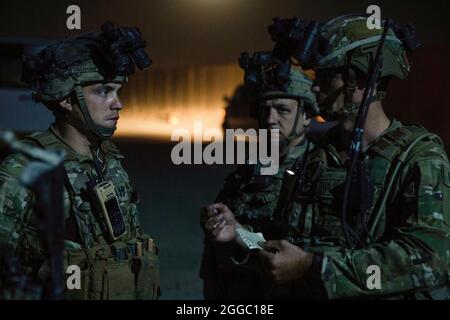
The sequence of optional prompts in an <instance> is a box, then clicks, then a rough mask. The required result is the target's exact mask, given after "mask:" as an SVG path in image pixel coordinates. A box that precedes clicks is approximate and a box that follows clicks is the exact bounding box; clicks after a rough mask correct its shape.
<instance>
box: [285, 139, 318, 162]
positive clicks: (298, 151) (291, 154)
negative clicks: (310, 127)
mask: <svg viewBox="0 0 450 320" xmlns="http://www.w3.org/2000/svg"><path fill="white" fill-rule="evenodd" d="M310 143H311V142H310ZM306 145H307V138H306V137H305V138H304V139H303V140H302V141H301V142H300V143H299V144H297V145H295V146H293V147H292V148H289V151H288V153H287V154H286V157H285V159H284V161H292V160H294V161H295V160H297V159H298V158H299V157H301V156H303V153H304V152H305V150H306ZM311 147H312V146H310V148H311ZM284 161H283V162H284Z"/></svg>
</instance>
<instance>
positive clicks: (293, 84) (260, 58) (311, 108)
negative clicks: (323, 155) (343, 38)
mask: <svg viewBox="0 0 450 320" xmlns="http://www.w3.org/2000/svg"><path fill="white" fill-rule="evenodd" d="M239 65H240V66H241V68H243V69H244V70H245V74H244V84H245V86H246V87H248V88H250V89H252V90H253V91H254V92H255V94H257V95H258V97H259V100H260V101H261V100H267V99H273V98H292V99H295V100H297V101H298V103H299V107H300V108H303V110H304V111H305V112H307V114H308V116H309V117H314V116H317V115H318V114H319V108H318V105H317V101H316V98H315V95H314V94H313V92H312V91H311V88H312V84H313V82H312V80H311V79H310V78H309V76H308V75H307V74H306V73H305V72H304V71H303V69H302V68H301V67H300V66H299V65H294V64H293V63H291V61H289V60H281V59H279V58H277V57H275V56H274V55H273V53H272V52H271V51H259V52H255V53H254V54H253V55H252V56H250V55H249V54H248V53H246V52H244V53H242V54H241V57H240V59H239ZM300 115H301V112H299V110H298V109H297V114H296V119H295V122H294V126H293V129H292V131H291V133H290V134H289V136H288V137H285V138H286V140H287V142H291V141H293V140H294V139H296V138H297V137H298V135H297V133H296V132H295V128H296V127H297V123H298V120H299V118H300Z"/></svg>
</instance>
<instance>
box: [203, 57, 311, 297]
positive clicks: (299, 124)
mask: <svg viewBox="0 0 450 320" xmlns="http://www.w3.org/2000/svg"><path fill="white" fill-rule="evenodd" d="M272 80H274V79H272ZM273 82H275V81H273ZM288 83H289V84H288V85H287V86H286V87H282V86H279V85H273V84H272V85H270V84H269V83H265V84H262V85H261V86H262V87H261V88H260V90H261V91H260V93H259V109H258V117H259V123H260V127H261V128H265V129H278V130H279V145H280V165H279V170H278V172H277V173H276V174H274V175H262V174H261V172H260V169H261V167H260V165H259V164H256V165H250V164H246V165H242V166H239V167H238V168H237V169H236V170H235V171H234V172H232V173H231V174H230V175H229V176H228V177H227V178H226V181H225V184H224V186H223V188H222V190H221V191H220V193H219V195H218V196H217V199H216V202H220V203H222V204H224V205H227V206H228V207H229V208H230V209H231V210H232V211H233V214H234V216H235V218H236V220H237V221H239V222H240V223H241V224H242V225H245V228H246V229H247V230H252V231H254V232H262V233H263V234H264V236H265V237H267V238H269V239H272V238H276V239H278V237H279V236H280V233H281V232H283V231H282V230H280V227H279V221H278V219H277V217H276V216H275V212H276V209H277V207H278V206H279V201H278V197H279V193H280V190H281V189H282V185H283V180H285V179H284V176H289V173H287V172H286V170H288V172H290V171H289V170H297V168H298V167H299V166H300V164H301V160H302V159H303V156H304V154H305V152H306V150H307V149H309V148H310V147H311V143H310V142H309V141H308V139H307V138H306V134H307V130H308V128H309V126H310V123H311V117H312V116H315V115H317V112H318V109H317V104H316V101H315V97H314V95H313V93H312V91H311V86H312V81H311V80H310V79H309V78H308V77H307V76H306V75H305V74H304V72H303V71H302V70H301V68H299V67H295V66H293V67H292V68H291V69H290V72H289V82H288ZM293 220H295V219H293ZM233 251H234V250H232V248H230V247H229V246H227V245H226V244H225V245H223V244H221V243H217V242H214V241H211V239H208V238H207V239H206V240H205V248H204V254H203V260H202V267H201V277H202V278H203V280H204V295H205V298H207V299H251V298H262V297H264V296H265V291H267V289H265V288H264V287H265V285H266V284H265V283H264V279H263V277H262V274H261V272H260V271H259V270H255V269H254V268H252V267H251V265H252V263H242V264H238V263H236V262H235V260H234V258H233Z"/></svg>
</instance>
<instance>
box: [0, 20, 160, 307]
mask: <svg viewBox="0 0 450 320" xmlns="http://www.w3.org/2000/svg"><path fill="white" fill-rule="evenodd" d="M102 31H103V32H102V33H91V34H87V35H84V36H80V37H77V38H69V39H66V40H63V41H60V42H56V43H54V44H51V45H48V46H47V47H45V48H44V49H43V50H41V51H40V52H39V53H37V54H35V55H33V56H29V57H27V59H26V61H25V63H24V66H23V74H22V79H23V81H25V82H26V83H27V84H28V85H29V86H30V88H31V90H32V92H33V98H34V100H36V101H39V102H42V103H43V104H44V105H45V106H46V107H47V108H48V109H50V111H51V112H52V113H53V114H54V116H55V122H54V123H53V124H52V125H51V126H50V128H49V129H48V130H47V131H45V132H36V133H33V134H31V135H30V136H28V137H26V138H25V139H24V140H23V141H22V142H23V143H25V144H29V145H30V146H33V147H37V148H42V149H46V150H61V149H62V150H63V151H64V152H65V154H66V156H65V158H64V163H63V166H64V190H63V201H64V222H65V228H64V244H65V250H64V265H65V269H64V273H65V272H66V268H67V267H69V266H77V267H78V268H79V270H80V271H81V274H80V276H81V280H80V284H81V288H71V290H69V289H67V290H66V292H65V296H66V298H68V299H155V298H157V297H158V295H159V260H158V256H157V252H156V246H155V243H154V240H153V239H152V238H151V237H150V236H149V235H147V234H145V233H144V232H143V230H142V228H141V226H140V224H139V219H138V212H137V206H136V204H137V202H138V197H137V193H136V191H135V190H134V188H133V186H132V184H131V182H130V179H129V177H128V174H127V173H126V171H125V170H124V169H123V167H122V161H123V159H124V157H123V156H122V155H121V154H120V152H119V150H118V149H117V147H116V146H115V145H114V144H113V143H112V142H111V141H110V138H111V137H112V136H113V134H114V132H115V130H116V125H117V121H118V119H119V113H120V111H121V110H122V108H123V105H122V103H121V101H120V99H119V93H120V90H121V88H122V85H123V84H124V83H125V82H126V81H127V76H128V75H131V74H133V73H134V69H135V67H134V64H136V65H137V66H138V67H139V68H140V69H143V68H147V67H148V66H149V65H150V63H151V60H150V59H149V58H148V56H147V55H146V53H145V51H144V47H145V42H144V40H143V39H142V38H141V34H140V32H139V30H138V29H136V28H125V27H120V28H117V29H115V28H114V27H113V26H112V24H110V23H105V24H104V25H103V26H102ZM28 162H29V159H28V158H27V157H26V156H24V155H22V154H18V153H13V154H11V155H9V156H8V157H7V158H6V159H5V160H4V161H3V163H2V164H1V167H0V195H1V196H0V197H1V198H0V241H1V242H6V243H9V244H10V245H12V246H13V247H14V251H15V254H16V256H17V257H18V260H19V262H20V265H21V266H22V267H23V269H24V270H26V272H27V273H28V274H29V275H31V276H32V277H33V278H35V279H38V280H41V281H45V279H47V278H48V273H49V272H50V271H49V270H50V268H49V262H48V255H47V254H46V246H45V245H44V243H43V241H42V237H41V235H40V234H39V233H40V232H39V231H40V230H39V224H40V221H39V218H38V216H37V214H36V208H39V203H36V198H35V195H34V194H33V193H32V192H30V191H29V190H28V189H26V188H24V187H23V186H22V185H21V184H20V183H19V180H18V178H19V176H20V175H21V173H22V171H23V169H24V167H26V165H27V163H28ZM44 286H45V283H44Z"/></svg>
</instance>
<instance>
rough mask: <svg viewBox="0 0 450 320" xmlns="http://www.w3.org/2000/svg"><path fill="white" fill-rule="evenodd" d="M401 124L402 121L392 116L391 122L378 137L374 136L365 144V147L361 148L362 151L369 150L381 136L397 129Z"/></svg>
mask: <svg viewBox="0 0 450 320" xmlns="http://www.w3.org/2000/svg"><path fill="white" fill-rule="evenodd" d="M401 126H402V123H401V122H400V121H398V120H396V119H395V118H393V119H392V121H391V123H390V124H389V126H388V127H387V128H386V129H385V130H384V131H383V132H382V133H381V134H380V135H379V136H378V137H376V138H375V140H373V141H372V142H371V143H369V144H368V145H367V146H366V148H365V149H364V150H363V152H367V150H369V149H370V148H372V147H373V146H375V145H376V144H377V143H378V142H379V141H380V139H381V138H382V137H383V136H385V135H386V134H388V133H390V132H392V131H394V130H396V129H398V128H399V127H401Z"/></svg>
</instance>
